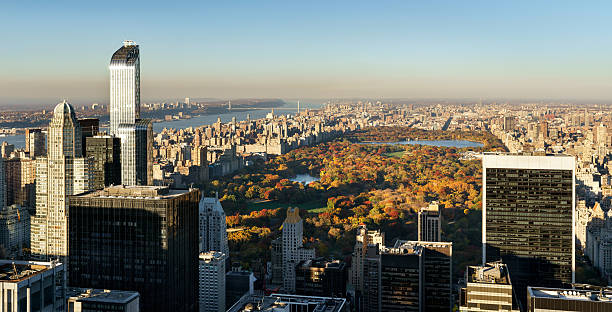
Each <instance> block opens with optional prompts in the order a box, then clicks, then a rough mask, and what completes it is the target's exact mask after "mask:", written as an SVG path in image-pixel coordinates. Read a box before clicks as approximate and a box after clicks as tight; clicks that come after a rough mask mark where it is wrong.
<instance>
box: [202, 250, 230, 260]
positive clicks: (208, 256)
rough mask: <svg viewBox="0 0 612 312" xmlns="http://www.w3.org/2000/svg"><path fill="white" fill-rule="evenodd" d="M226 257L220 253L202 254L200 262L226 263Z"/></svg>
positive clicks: (209, 252) (208, 252)
mask: <svg viewBox="0 0 612 312" xmlns="http://www.w3.org/2000/svg"><path fill="white" fill-rule="evenodd" d="M224 260H225V255H224V254H223V253H222V252H218V251H207V252H202V253H200V261H204V262H211V261H224Z"/></svg>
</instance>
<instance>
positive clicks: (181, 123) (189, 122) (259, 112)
mask: <svg viewBox="0 0 612 312" xmlns="http://www.w3.org/2000/svg"><path fill="white" fill-rule="evenodd" d="M320 107H321V104H316V103H300V109H301V110H302V111H303V110H305V109H318V108H320ZM270 111H271V109H250V110H244V111H227V112H226V113H223V114H211V115H203V116H199V117H193V118H190V119H180V120H172V121H163V122H155V123H153V131H154V132H157V133H159V132H161V131H162V130H163V129H164V128H167V129H170V128H173V129H185V128H189V127H194V128H196V127H199V126H203V125H211V124H213V123H215V122H217V118H221V122H223V123H227V122H230V121H232V117H236V121H243V120H246V119H247V115H250V117H251V120H256V119H261V118H265V117H266V115H267V114H268V113H270ZM296 112H297V102H296V101H285V105H283V106H280V107H276V108H274V114H275V115H285V114H289V115H295V113H296Z"/></svg>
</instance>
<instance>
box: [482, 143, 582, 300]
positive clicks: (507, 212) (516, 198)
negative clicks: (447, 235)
mask: <svg viewBox="0 0 612 312" xmlns="http://www.w3.org/2000/svg"><path fill="white" fill-rule="evenodd" d="M482 167H483V189H484V192H483V198H482V199H483V207H484V209H483V214H482V218H483V221H482V224H483V231H482V242H483V262H484V263H486V262H492V261H497V260H500V259H501V260H502V261H503V262H504V263H505V264H506V265H507V266H508V270H509V271H510V275H511V276H512V283H513V284H514V285H515V289H516V291H517V296H518V298H519V300H521V301H524V300H525V296H526V287H527V286H544V287H561V286H563V284H567V283H572V282H573V281H574V268H575V267H574V265H575V245H574V223H573V213H574V176H575V173H574V172H575V160H574V158H573V157H570V156H522V155H494V154H490V155H484V156H483V159H482ZM522 304H523V308H524V307H525V304H524V302H522Z"/></svg>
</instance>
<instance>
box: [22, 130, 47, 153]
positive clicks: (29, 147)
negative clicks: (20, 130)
mask: <svg viewBox="0 0 612 312" xmlns="http://www.w3.org/2000/svg"><path fill="white" fill-rule="evenodd" d="M46 140H47V139H46V137H45V134H44V133H43V132H42V130H41V129H38V128H28V129H26V130H25V152H26V153H29V156H30V157H31V158H36V157H39V156H45V155H46V154H47V144H46Z"/></svg>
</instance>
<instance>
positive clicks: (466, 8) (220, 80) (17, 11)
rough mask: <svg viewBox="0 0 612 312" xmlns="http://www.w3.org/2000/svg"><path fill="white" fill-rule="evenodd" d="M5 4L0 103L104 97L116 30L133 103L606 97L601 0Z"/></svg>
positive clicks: (611, 43) (611, 94) (610, 78)
mask: <svg viewBox="0 0 612 312" xmlns="http://www.w3.org/2000/svg"><path fill="white" fill-rule="evenodd" d="M6 2H7V1H3V2H1V3H0V29H2V30H1V31H0V105H29V104H37V105H38V104H53V103H57V102H58V101H59V100H61V99H63V98H66V99H68V100H69V101H71V102H73V103H76V104H80V103H83V104H85V103H93V102H100V103H107V102H108V75H109V72H108V62H109V60H110V57H111V55H112V54H113V52H114V51H115V50H117V49H118V48H119V47H121V45H122V41H123V40H134V41H135V42H136V43H137V44H139V45H140V53H141V85H142V89H141V97H142V99H143V101H152V100H158V99H178V98H183V97H191V98H245V97H252V98H262V97H266V98H293V99H299V98H347V97H351V98H354V97H369V98H509V99H517V98H538V99H585V100H606V101H607V100H610V101H611V102H612V40H611V39H612V37H611V36H612V32H611V31H610V30H611V29H612V2H610V1H409V0H403V1H356V0H353V1H265V0H258V1H253V0H244V1H240V0H235V1H161V2H157V1H111V0H109V1H61V0H59V1H10V3H6ZM26 2H27V3H26ZM171 2H175V4H171Z"/></svg>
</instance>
